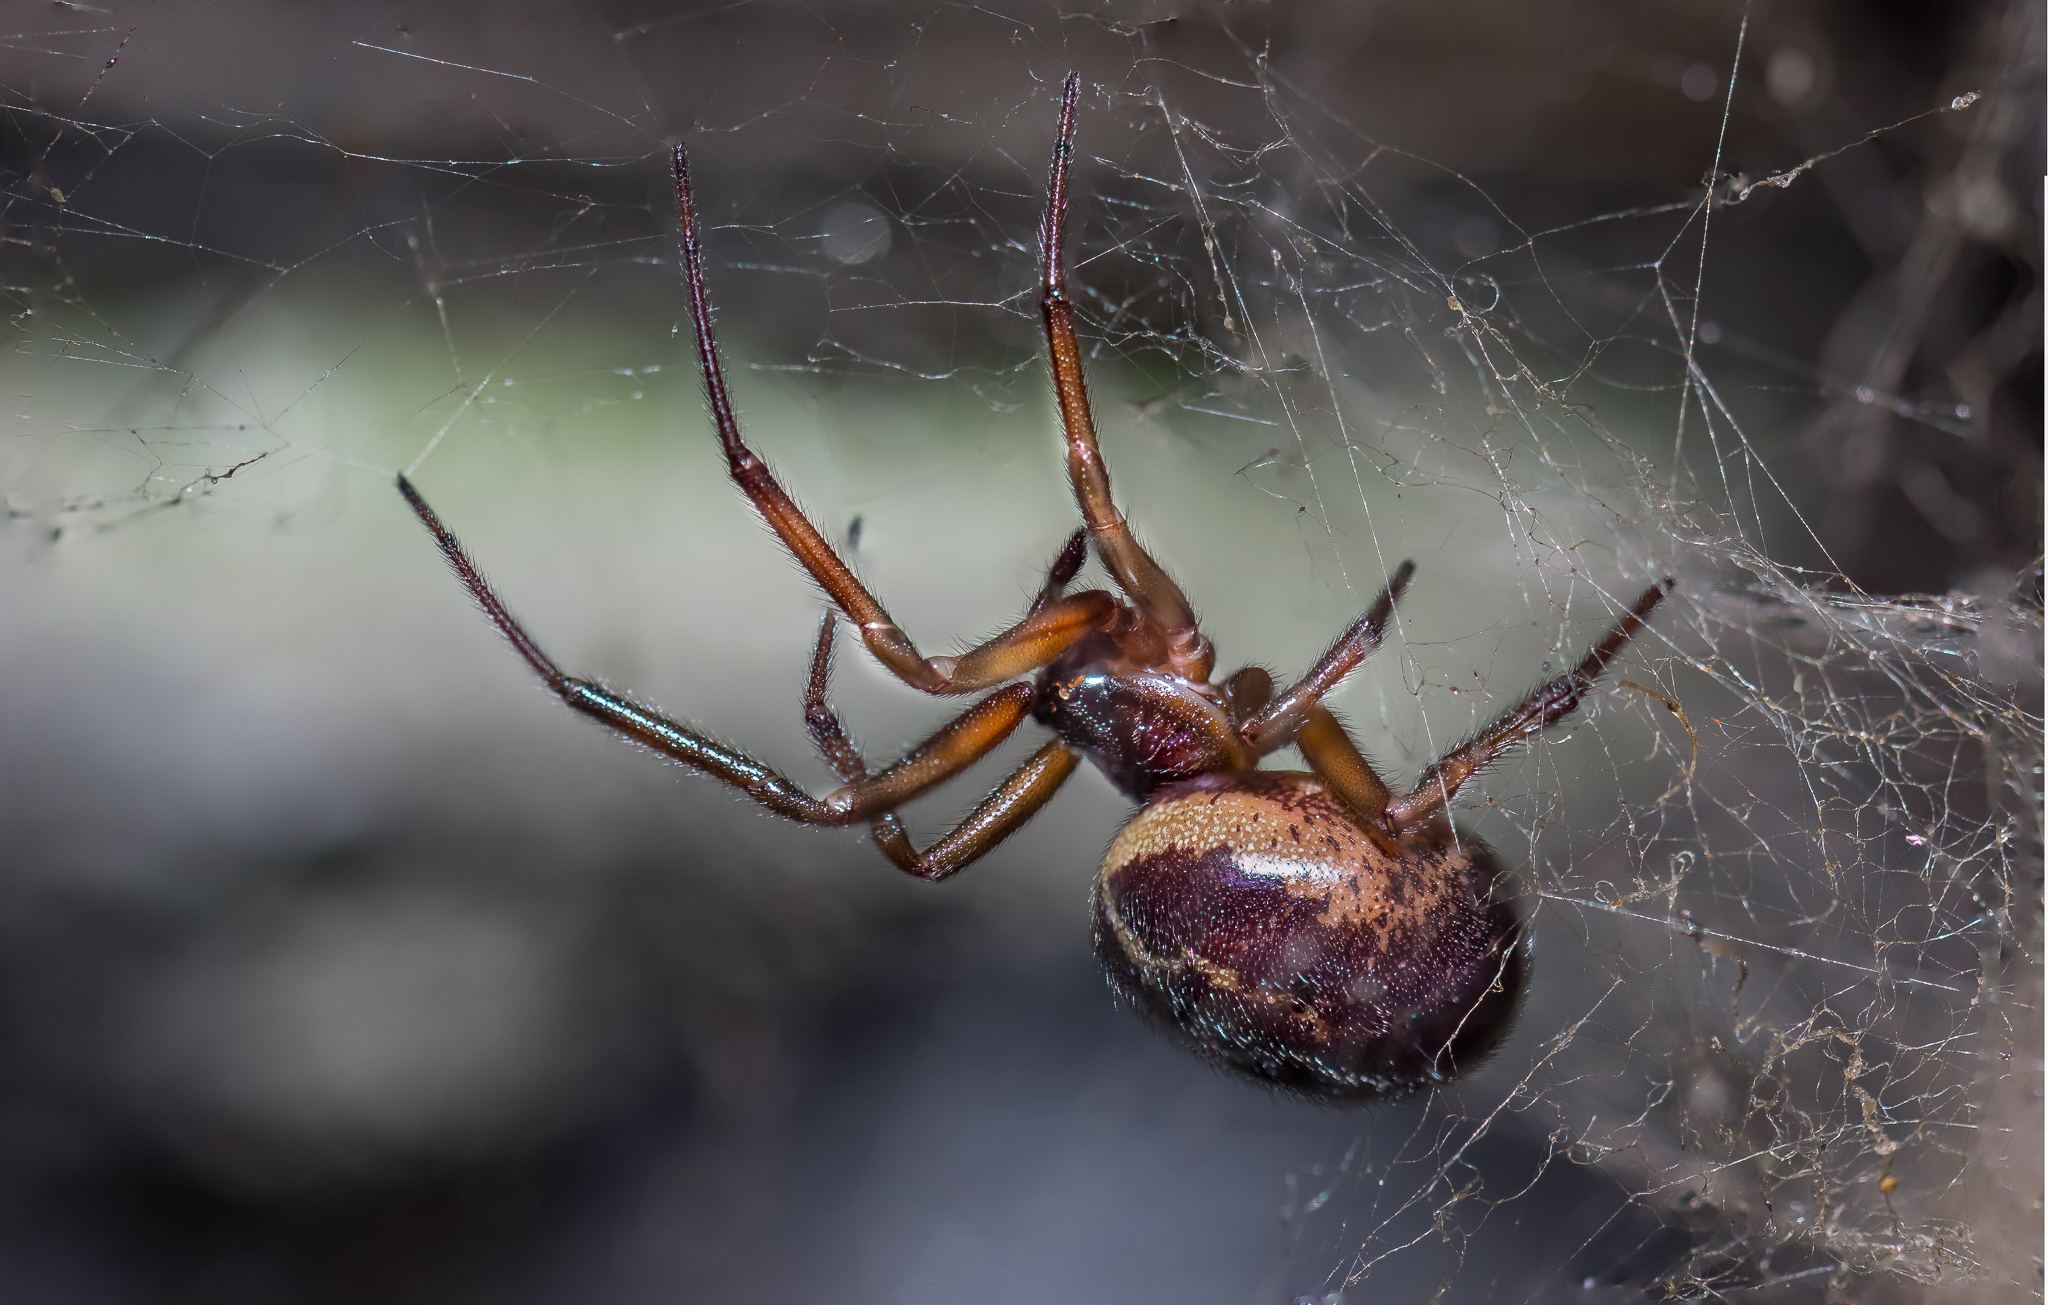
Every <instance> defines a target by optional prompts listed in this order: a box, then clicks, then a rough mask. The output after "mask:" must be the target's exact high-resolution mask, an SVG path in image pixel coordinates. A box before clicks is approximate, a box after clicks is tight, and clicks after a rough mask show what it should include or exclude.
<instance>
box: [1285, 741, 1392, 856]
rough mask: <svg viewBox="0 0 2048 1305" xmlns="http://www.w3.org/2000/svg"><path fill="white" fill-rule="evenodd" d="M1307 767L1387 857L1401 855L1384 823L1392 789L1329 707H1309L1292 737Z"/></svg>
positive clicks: (1390, 828) (1388, 826) (1387, 825)
mask: <svg viewBox="0 0 2048 1305" xmlns="http://www.w3.org/2000/svg"><path fill="white" fill-rule="evenodd" d="M1294 742H1295V745H1296V746H1297V747H1299V748H1300V749H1301V755H1302V756H1303V757H1305V758H1307V759H1308V766H1309V769H1310V770H1313V771H1314V772H1315V773H1316V778H1318V779H1320V780H1322V781H1323V783H1324V784H1326V785H1327V786H1328V787H1329V789H1330V791H1331V792H1332V793H1334V794H1336V795H1337V798H1338V800H1339V801H1341V802H1342V803H1343V804H1344V805H1345V806H1347V807H1349V808H1350V809H1351V813H1352V814H1353V815H1355V816H1357V817H1358V827H1359V828H1360V829H1363V830H1364V831H1365V833H1366V836H1367V837H1369V838H1371V839H1372V840H1373V841H1374V842H1375V843H1378V844H1379V845H1380V848H1381V850H1382V851H1385V852H1386V853H1387V854H1388V855H1390V856H1399V855H1401V850H1400V848H1399V846H1398V845H1397V844H1396V842H1395V840H1394V831H1393V828H1392V827H1391V826H1390V825H1389V824H1388V822H1387V802H1388V801H1389V800H1390V799H1391V798H1392V797H1393V791H1392V790H1390V789H1389V788H1388V787H1387V782H1386V781H1385V780H1383V779H1381V778H1380V776H1379V772H1378V771H1376V770H1374V769H1373V768H1372V763H1371V762H1369V761H1367V760H1366V759H1365V755H1364V754H1363V753H1361V752H1360V751H1359V750H1358V745H1357V744H1355V743H1353V742H1352V741H1351V736H1350V735H1349V734H1347V733H1345V731H1344V726H1343V725H1342V724H1340V723H1339V722H1338V720H1337V718H1336V717H1335V716H1333V715H1331V714H1330V709H1329V708H1328V707H1311V708H1309V709H1308V718H1307V719H1306V720H1304V721H1302V723H1301V727H1300V729H1299V730H1298V731H1297V733H1296V734H1295V736H1294Z"/></svg>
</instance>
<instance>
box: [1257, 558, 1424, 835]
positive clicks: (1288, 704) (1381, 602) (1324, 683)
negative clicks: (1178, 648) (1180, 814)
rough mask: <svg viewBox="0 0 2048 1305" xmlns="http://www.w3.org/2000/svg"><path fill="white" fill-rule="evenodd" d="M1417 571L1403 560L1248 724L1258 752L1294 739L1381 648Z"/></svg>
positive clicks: (1277, 747) (1262, 753)
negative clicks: (1314, 711) (1347, 623)
mask: <svg viewBox="0 0 2048 1305" xmlns="http://www.w3.org/2000/svg"><path fill="white" fill-rule="evenodd" d="M1414 574H1415V563H1413V562H1403V563H1401V565H1399V566H1397V567H1395V568H1394V574H1393V575H1392V576H1391V577H1389V578H1388V580H1387V584H1386V587H1385V588H1384V589H1382V590H1380V596H1379V597H1378V598H1377V599H1374V600H1373V605H1372V607H1371V608H1370V609H1368V610H1367V611H1366V613H1365V615H1363V616H1361V617H1359V618H1358V619H1357V620H1356V621H1353V622H1352V623H1351V625H1350V626H1349V627H1348V628H1347V629H1346V630H1345V631H1344V633H1342V634H1340V635H1338V636H1337V639H1336V642H1334V643H1332V644H1331V645H1330V646H1329V647H1328V648H1327V649H1325V650H1324V652H1323V655H1322V656H1321V657H1318V658H1317V659H1316V664H1315V665H1314V666H1311V667H1310V668H1309V670H1308V674H1306V675H1304V676H1302V677H1301V678H1300V679H1299V680H1297V681H1295V683H1294V686H1293V687H1292V688H1290V689H1288V690H1287V692H1285V693H1283V694H1281V695H1280V696H1279V697H1277V698H1275V699H1273V700H1272V701H1271V702H1269V703H1267V704H1266V706H1265V709H1264V710H1262V711H1260V712H1259V713H1258V714H1257V715H1255V716H1253V717H1252V718H1251V719H1250V720H1248V721H1246V722H1245V723H1244V725H1243V726H1242V727H1241V728H1240V730H1239V731H1238V732H1239V733H1240V734H1242V735H1243V736H1244V741H1245V742H1246V743H1248V744H1250V745H1251V749H1252V751H1253V752H1255V753H1257V754H1258V755H1260V756H1264V755H1266V754H1267V753H1269V752H1273V751H1276V750H1278V749H1280V748H1283V747H1286V746H1287V745H1288V744H1289V743H1290V742H1293V741H1294V734H1295V731H1296V730H1297V729H1298V728H1299V727H1300V726H1301V723H1302V722H1303V721H1304V720H1306V719H1307V718H1308V714H1309V711H1310V709H1311V708H1313V707H1314V706H1315V705H1316V704H1317V703H1318V702H1320V701H1322V699H1323V696H1324V695H1325V694H1327V693H1329V692H1330V691H1331V690H1332V689H1335V688H1336V687H1337V685H1338V684H1339V683H1340V682H1341V681H1342V680H1343V679H1344V677H1345V676H1347V675H1349V674H1351V672H1353V671H1355V670H1357V669H1358V667H1359V666H1360V664H1362V663H1363V662H1364V661H1365V659H1366V658H1368V657H1370V656H1372V655H1373V653H1375V652H1377V651H1378V650H1379V646H1380V642H1381V641H1382V640H1383V639H1385V638H1386V635H1387V622H1388V620H1390V619H1391V618H1392V617H1393V615H1394V603H1395V602H1396V601H1397V600H1398V599H1399V598H1400V597H1401V591H1402V590H1404V589H1406V588H1407V587H1408V581H1409V579H1410V578H1411V577H1412V576H1414ZM1383 805H1384V804H1383Z"/></svg>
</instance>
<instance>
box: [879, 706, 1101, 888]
mask: <svg viewBox="0 0 2048 1305" xmlns="http://www.w3.org/2000/svg"><path fill="white" fill-rule="evenodd" d="M1080 760H1081V758H1080V756H1079V755H1078V754H1077V753H1075V752H1074V750H1073V749H1072V748H1069V747H1068V746H1067V745H1066V744H1065V743H1062V742H1061V741H1060V740H1058V739H1054V740H1052V741H1051V742H1050V743H1047V744H1046V745H1045V746H1044V747H1042V748H1040V749H1039V750H1038V751H1037V752H1035V753H1033V754H1032V755H1031V759H1030V760H1028V761H1026V762H1025V763H1024V764H1023V765H1021V766H1019V767H1018V768H1017V769H1016V770H1015V771H1013V772H1012V773H1011V775H1010V777H1009V778H1008V779H1005V780H1004V781H1003V782H1002V783H1000V784H998V785H996V787H995V788H994V789H993V790H992V791H990V793H989V795H988V796H987V797H985V798H983V799H982V800H981V802H980V804H979V805H977V806H976V807H975V808H974V810H972V811H970V812H968V813H967V817H966V819H964V820H962V821H961V822H960V823H959V824H957V825H955V826H954V827H953V828H952V830H951V831H950V832H948V833H947V834H946V835H945V836H944V837H943V838H941V839H940V840H939V841H938V842H936V843H934V844H932V846H931V847H930V849H929V850H927V851H923V852H920V851H918V850H917V849H916V848H915V847H913V846H911V843H910V836H909V835H908V834H906V833H905V832H904V830H903V824H902V822H901V821H899V820H897V819H896V817H895V815H894V814H893V813H891V814H889V815H885V816H882V817H881V818H880V819H878V820H876V821H874V823H873V825H872V829H873V831H874V839H875V846H876V847H879V848H880V849H882V853H883V855H885V856H887V857H888V858H889V859H890V860H891V861H893V862H895V863H896V867H897V869H899V870H902V871H904V872H905V873H907V874H913V875H916V876H917V877H918V878H920V879H929V880H931V881H932V882H934V883H937V882H938V881H939V880H941V879H947V878H950V877H952V876H953V875H954V874H955V873H957V872H958V871H959V870H961V869H962V868H964V867H965V866H967V865H969V864H971V863H972V862H974V861H976V860H979V859H980V858H981V857H982V856H983V855H984V854H986V853H987V852H988V851H990V850H991V849H992V848H994V847H995V845H996V844H998V843H1000V842H1002V841H1003V840H1004V839H1006V838H1008V837H1009V836H1010V835H1011V834H1013V833H1015V832H1016V830H1017V827H1018V826H1019V825H1022V824H1023V823H1024V822H1025V821H1027V820H1029V819H1030V818H1031V817H1032V816H1034V815H1036V814H1037V813H1038V809H1039V808H1040V807H1042V806H1044V805H1045V804H1046V803H1047V802H1049V801H1051V800H1052V795H1053V794H1055V793H1057V792H1059V788H1060V785H1062V784H1064V783H1066V782H1067V776H1069V775H1071V774H1073V773H1074V767H1075V766H1076V765H1077V764H1079V762H1080Z"/></svg>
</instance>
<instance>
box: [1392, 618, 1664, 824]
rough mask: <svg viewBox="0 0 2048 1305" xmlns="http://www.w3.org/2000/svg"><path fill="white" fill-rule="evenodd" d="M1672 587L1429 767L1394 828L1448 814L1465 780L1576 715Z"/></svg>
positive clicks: (1400, 806)
mask: <svg viewBox="0 0 2048 1305" xmlns="http://www.w3.org/2000/svg"><path fill="white" fill-rule="evenodd" d="M1668 586H1669V582H1668V581H1667V582H1666V583H1665V584H1657V585H1651V586H1650V587H1649V588H1648V589H1647V590H1645V591H1644V592H1643V596H1642V597H1640V598H1638V599H1636V604H1635V606H1634V607H1633V608H1631V609H1629V611H1628V613H1627V615H1625V616H1623V617H1622V618H1621V619H1620V620H1619V621H1616V622H1615V623H1614V628H1613V629H1611V630H1609V631H1608V632H1607V637H1606V638H1605V639H1602V640H1601V641H1600V642H1599V644H1598V645H1597V646H1596V647H1595V648H1594V649H1593V651H1591V652H1589V653H1587V654H1586V655H1585V657H1584V658H1583V659H1581V660H1580V662H1579V664H1578V665H1577V666H1574V667H1573V668H1572V669H1571V670H1570V671H1568V672H1566V673H1565V674H1563V675H1560V676H1558V677H1557V678H1556V679H1554V680H1550V681H1548V682H1546V683H1544V684H1540V685H1538V686H1537V687H1536V688H1535V689H1534V690H1532V691H1531V692H1530V694H1529V696H1528V697H1526V698H1524V699H1522V700H1521V701H1520V702H1518V703H1516V704H1515V705H1514V706H1512V707H1510V708H1508V709H1507V710H1506V711H1504V712H1502V713H1501V714H1500V716H1499V717H1498V718H1496V719H1495V720H1494V722H1493V723H1492V724H1491V725H1488V726H1487V727H1486V728H1485V729H1483V730H1481V731H1479V732H1478V733H1477V734H1474V735H1473V736H1472V737H1471V738H1469V739H1467V740H1466V741H1465V742H1463V743H1461V744H1459V745H1458V746H1457V747H1455V748H1453V749H1452V750H1451V751H1449V752H1447V753H1445V754H1444V755H1443V756H1442V757H1441V758H1440V759H1438V760H1437V761H1434V762H1432V763H1430V766H1429V769H1427V770H1425V771H1423V772H1422V778H1421V779H1420V780H1419V781H1417V782H1416V785H1415V791H1414V792H1412V793H1410V794H1409V795H1408V796H1407V797H1404V798H1401V799H1399V800H1398V801H1396V802H1394V803H1393V804H1392V805H1390V806H1389V807H1388V809H1387V815H1388V818H1389V819H1391V820H1392V821H1393V823H1394V825H1395V827H1396V828H1400V827H1402V826H1405V825H1412V824H1414V823H1415V822H1417V821H1419V820H1426V819H1428V818H1429V817H1430V816H1432V815H1434V814H1436V813H1437V812H1438V811H1441V810H1443V809H1444V807H1446V806H1448V805H1449V804H1450V801H1451V799H1452V798H1453V797H1455V796H1456V795H1457V792H1458V790H1459V789H1460V788H1462V787H1464V784H1465V781H1466V780H1468V779H1471V778H1472V777H1473V776H1474V775H1476V774H1478V773H1479V772H1480V771H1481V770H1483V769H1485V768H1486V767H1487V766H1489V765H1491V764H1492V763H1493V761H1494V760H1495V759H1496V758H1498V757H1499V756H1500V754H1501V753H1503V752H1505V751H1507V750H1508V749H1509V748H1512V747H1514V746H1516V745H1517V744H1520V743H1524V742H1527V741H1528V740H1529V739H1530V738H1533V737H1534V736H1535V735H1536V734H1538V733H1539V732H1541V731H1542V730H1544V729H1546V728H1547V727H1549V726H1551V725H1554V724H1556V723H1557V722H1558V721H1560V720H1563V719H1564V718H1565V717H1566V716H1568V715H1570V714H1571V713H1572V712H1573V711H1575V710H1576V709H1577V708H1578V705H1579V700H1580V699H1581V698H1583V697H1584V696H1585V694H1586V690H1588V689H1590V688H1592V687H1593V681H1594V680H1596V679H1598V678H1599V677H1600V672H1601V671H1603V670H1605V669H1607V664H1608V663H1609V662H1611V661H1613V660H1614V659H1615V657H1616V656H1618V655H1619V654H1620V652H1621V650H1622V647H1623V646H1624V645H1625V644H1627V643H1628V641H1629V640H1630V639H1632V638H1634V637H1635V633H1636V631H1638V630H1640V629H1642V628H1643V621H1644V619H1645V618H1647V617H1648V616H1649V615H1650V613H1651V611H1653V610H1654V609H1655V608H1656V606H1657V604H1658V603H1659V602H1661V601H1663V598H1664V593H1665V590H1666V589H1667V588H1668Z"/></svg>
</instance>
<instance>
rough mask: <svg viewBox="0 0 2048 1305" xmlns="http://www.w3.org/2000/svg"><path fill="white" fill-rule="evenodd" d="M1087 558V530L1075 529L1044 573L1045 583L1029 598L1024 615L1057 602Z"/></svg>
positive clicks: (1034, 612)
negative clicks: (1036, 594)
mask: <svg viewBox="0 0 2048 1305" xmlns="http://www.w3.org/2000/svg"><path fill="white" fill-rule="evenodd" d="M1087 560H1088V532H1087V531H1086V530H1076V531H1075V532H1074V533H1073V534H1071V535H1068V536H1067V542H1066V543H1065V545H1063V546H1062V547H1061V548H1060V552H1059V556H1058V557H1055V558H1054V559H1053V560H1052V566H1050V567H1049V568H1047V570H1046V573H1045V584H1044V585H1043V586H1041V587H1040V589H1039V591H1038V597H1036V598H1034V599H1032V600H1031V606H1030V607H1029V608H1028V609H1027V610H1026V611H1025V613H1024V614H1025V615H1026V616H1035V615H1037V614H1038V613H1039V612H1042V611H1044V610H1045V609H1046V608H1047V607H1048V606H1050V605H1051V604H1053V603H1055V602H1057V601H1058V600H1059V597H1060V595H1061V594H1064V593H1065V592H1066V591H1067V586H1068V585H1070V584H1072V583H1074V577H1075V576H1077V575H1079V574H1081V566H1082V564H1083V563H1085V562H1086V561H1087Z"/></svg>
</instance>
